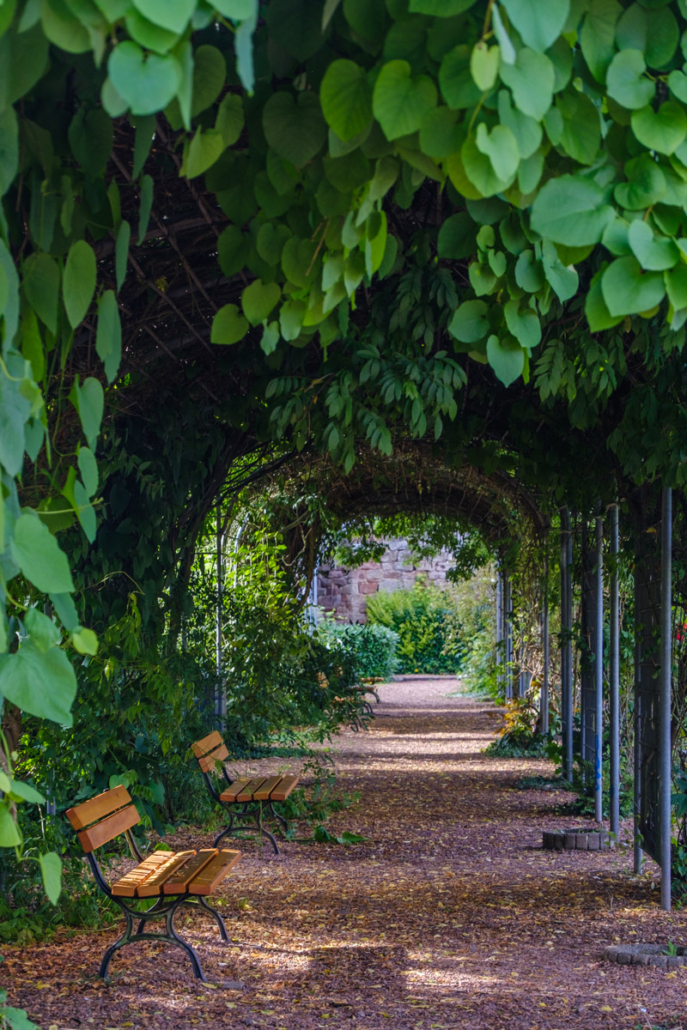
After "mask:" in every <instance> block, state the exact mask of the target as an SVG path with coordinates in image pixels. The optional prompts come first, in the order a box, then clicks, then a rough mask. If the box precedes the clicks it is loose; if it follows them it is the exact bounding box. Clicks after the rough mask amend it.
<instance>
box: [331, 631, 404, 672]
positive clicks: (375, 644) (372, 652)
mask: <svg viewBox="0 0 687 1030" xmlns="http://www.w3.org/2000/svg"><path fill="white" fill-rule="evenodd" d="M318 634H319V635H320V636H321V637H322V639H323V640H325V641H326V642H327V643H328V644H329V645H330V646H331V645H332V644H334V643H337V644H339V645H340V646H342V647H343V648H344V649H345V650H346V651H347V652H348V653H349V654H351V656H352V660H353V667H354V669H355V677H356V679H357V680H361V679H384V680H387V679H389V678H390V677H391V676H392V675H393V673H394V672H395V671H396V664H397V663H396V650H397V648H398V643H399V637H398V633H395V632H394V631H393V630H392V629H388V628H387V627H386V626H378V625H374V624H372V623H368V624H367V625H363V624H362V623H359V622H358V623H348V624H342V623H335V622H331V621H325V622H323V623H321V625H320V626H319V627H318Z"/></svg>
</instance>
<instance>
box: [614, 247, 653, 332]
mask: <svg viewBox="0 0 687 1030" xmlns="http://www.w3.org/2000/svg"><path fill="white" fill-rule="evenodd" d="M601 292H602V293H603V298H604V301H605V302H606V307H607V308H608V311H609V313H610V314H611V316H613V317H617V316H619V315H637V314H640V313H641V312H642V311H650V310H651V309H652V308H655V307H656V305H657V304H660V303H661V301H662V300H663V297H664V296H665V285H664V281H663V276H662V275H661V274H660V272H642V267H641V265H640V264H639V261H637V259H636V258H635V257H633V256H632V255H631V254H630V255H628V256H627V257H619V258H616V259H615V261H614V262H613V263H612V264H611V265H609V266H608V268H607V269H606V271H605V272H604V274H603V276H602V277H601Z"/></svg>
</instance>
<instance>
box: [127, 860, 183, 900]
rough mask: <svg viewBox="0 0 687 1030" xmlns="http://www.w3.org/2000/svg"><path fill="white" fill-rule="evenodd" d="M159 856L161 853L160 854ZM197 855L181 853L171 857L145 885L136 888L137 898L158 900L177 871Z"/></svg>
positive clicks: (144, 882) (147, 879)
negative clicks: (164, 887)
mask: <svg viewBox="0 0 687 1030" xmlns="http://www.w3.org/2000/svg"><path fill="white" fill-rule="evenodd" d="M158 854H159V852H158ZM193 855H195V851H180V852H179V853H178V854H177V855H174V854H172V855H169V853H168V856H169V857H168V860H167V862H165V863H164V865H161V866H160V867H159V868H158V869H157V870H156V871H155V872H154V873H153V874H152V875H151V876H148V877H147V878H146V879H145V880H144V881H143V883H141V884H140V885H139V886H138V887H137V888H136V897H137V898H157V897H159V895H160V894H162V888H163V886H164V885H165V883H166V882H167V880H169V878H170V877H172V876H174V874H175V872H176V870H177V869H179V867H180V866H182V865H183V864H184V863H185V862H187V861H188V860H189V858H192V856H193Z"/></svg>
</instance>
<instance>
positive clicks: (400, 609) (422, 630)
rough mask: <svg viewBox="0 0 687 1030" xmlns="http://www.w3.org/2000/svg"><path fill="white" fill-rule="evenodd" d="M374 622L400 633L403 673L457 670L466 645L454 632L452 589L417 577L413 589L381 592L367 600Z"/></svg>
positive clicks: (454, 617) (399, 653)
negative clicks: (443, 587)
mask: <svg viewBox="0 0 687 1030" xmlns="http://www.w3.org/2000/svg"><path fill="white" fill-rule="evenodd" d="M367 617H368V619H369V620H370V623H372V624H373V625H379V626H386V627H387V628H388V629H391V630H394V631H395V632H396V633H397V634H398V636H399V645H398V662H399V671H400V672H428V673H443V672H457V671H458V670H459V669H460V668H461V665H462V662H463V657H464V651H465V649H464V644H463V641H462V639H461V636H460V634H458V633H456V632H455V623H456V612H455V604H454V602H453V599H452V596H451V593H450V591H448V590H441V589H439V587H436V586H433V585H432V584H429V583H427V582H425V581H424V580H420V579H418V580H417V581H416V582H415V584H414V585H413V587H412V589H411V590H395V591H393V593H387V592H386V591H384V592H382V591H380V592H379V593H378V594H374V596H372V597H370V598H369V599H368V602H367Z"/></svg>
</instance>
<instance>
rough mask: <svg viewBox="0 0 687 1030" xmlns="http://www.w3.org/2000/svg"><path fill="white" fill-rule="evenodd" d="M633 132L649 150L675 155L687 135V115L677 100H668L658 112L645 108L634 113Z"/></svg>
mask: <svg viewBox="0 0 687 1030" xmlns="http://www.w3.org/2000/svg"><path fill="white" fill-rule="evenodd" d="M632 131H633V132H634V134H635V136H636V137H637V139H638V140H639V142H640V143H643V144H644V146H645V147H647V148H648V149H649V150H655V151H656V152H657V153H659V154H673V153H675V151H676V150H677V148H678V147H679V146H680V144H681V143H682V141H683V140H684V138H685V136H686V135H687V114H686V113H685V110H684V108H683V107H681V106H680V104H678V103H677V101H675V100H667V101H666V102H665V103H664V104H661V106H660V107H659V109H658V111H654V110H653V109H652V108H651V107H643V108H642V109H641V110H640V111H633V112H632Z"/></svg>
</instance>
